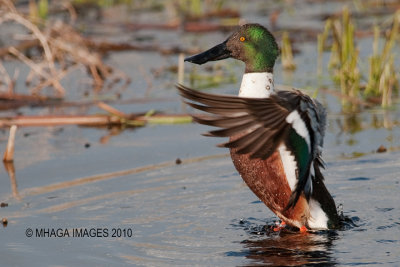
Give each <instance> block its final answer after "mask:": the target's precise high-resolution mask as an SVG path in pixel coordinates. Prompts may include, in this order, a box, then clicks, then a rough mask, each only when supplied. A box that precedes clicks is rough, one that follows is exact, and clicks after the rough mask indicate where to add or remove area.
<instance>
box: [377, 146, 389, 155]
mask: <svg viewBox="0 0 400 267" xmlns="http://www.w3.org/2000/svg"><path fill="white" fill-rule="evenodd" d="M386 151H387V148H386V147H385V146H384V145H380V147H378V149H377V150H376V152H377V153H385V152H386Z"/></svg>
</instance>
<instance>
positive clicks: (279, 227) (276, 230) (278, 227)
mask: <svg viewBox="0 0 400 267" xmlns="http://www.w3.org/2000/svg"><path fill="white" fill-rule="evenodd" d="M285 227H286V223H285V222H284V221H282V222H281V223H280V224H279V225H278V226H277V227H275V228H274V232H279V231H280V230H282V229H283V228H285Z"/></svg>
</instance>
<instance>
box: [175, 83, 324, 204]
mask: <svg viewBox="0 0 400 267" xmlns="http://www.w3.org/2000/svg"><path fill="white" fill-rule="evenodd" d="M177 88H178V90H179V93H180V95H181V96H182V97H184V98H186V100H185V103H187V104H188V105H190V106H192V107H194V108H196V109H199V110H202V111H205V112H208V113H211V114H214V116H211V117H207V118H204V116H201V115H194V116H193V118H194V120H195V121H196V122H198V123H201V124H206V125H210V126H215V127H219V128H221V129H218V130H214V131H210V132H208V133H207V134H206V135H208V136H216V137H230V136H236V135H239V136H240V137H239V138H238V139H235V140H233V141H229V142H226V143H223V144H220V145H219V146H222V147H229V148H236V149H237V153H240V154H249V156H250V158H261V159H266V158H268V157H269V156H270V155H271V154H272V153H273V152H274V151H275V150H276V149H277V148H278V146H279V145H281V144H284V145H285V146H286V147H287V148H288V149H289V151H290V152H291V154H292V155H293V156H294V158H295V161H296V166H297V171H296V173H297V177H296V178H297V185H296V187H295V190H294V191H293V192H292V195H291V197H290V201H289V203H288V205H287V208H290V207H294V206H295V205H296V203H297V200H298V198H299V196H300V194H301V193H302V192H304V193H305V196H306V197H307V199H308V198H309V196H310V195H311V193H312V179H313V177H314V168H313V165H312V163H313V162H314V160H315V159H317V162H318V163H320V165H322V160H320V157H319V154H320V152H319V146H322V139H323V132H324V125H325V112H324V109H323V108H322V106H321V105H320V104H319V103H318V102H315V101H313V100H312V99H311V98H309V97H308V96H306V95H304V94H302V93H301V92H300V91H279V92H277V93H276V94H273V95H271V96H270V97H268V98H242V97H237V96H227V95H215V94H208V93H204V92H199V91H195V90H193V89H190V88H188V87H185V86H183V85H178V86H177ZM188 100H189V101H188Z"/></svg>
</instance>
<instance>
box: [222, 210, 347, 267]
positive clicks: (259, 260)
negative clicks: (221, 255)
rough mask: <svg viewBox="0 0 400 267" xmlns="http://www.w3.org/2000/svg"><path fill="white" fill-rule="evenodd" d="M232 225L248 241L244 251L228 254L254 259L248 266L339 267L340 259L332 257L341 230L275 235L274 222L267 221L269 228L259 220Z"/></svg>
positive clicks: (287, 231)
mask: <svg viewBox="0 0 400 267" xmlns="http://www.w3.org/2000/svg"><path fill="white" fill-rule="evenodd" d="M346 220H347V219H346ZM346 220H343V223H344V225H343V226H344V229H345V228H347V226H346V225H347V222H346ZM349 220H351V219H349ZM231 225H232V226H233V227H234V228H235V229H239V228H241V229H242V230H245V231H246V232H247V235H248V238H247V239H245V240H243V241H242V242H241V244H243V250H241V251H240V252H239V253H238V252H228V253H226V254H227V256H240V257H245V258H246V259H248V260H250V262H249V263H248V264H246V265H245V266H252V265H271V266H300V265H314V264H315V265H321V264H322V265H324V266H333V265H336V259H335V258H334V257H333V256H332V254H333V252H332V250H333V249H332V246H333V243H334V240H336V239H337V238H338V234H337V231H334V230H328V231H318V232H307V233H304V234H302V233H299V232H295V231H292V230H290V229H289V228H284V229H282V230H281V231H279V232H274V231H273V228H274V227H275V224H272V225H271V222H269V223H268V222H267V225H265V224H262V225H260V221H259V220H257V219H255V218H248V219H247V220H240V221H239V222H234V223H233V224H231ZM344 229H343V230H344Z"/></svg>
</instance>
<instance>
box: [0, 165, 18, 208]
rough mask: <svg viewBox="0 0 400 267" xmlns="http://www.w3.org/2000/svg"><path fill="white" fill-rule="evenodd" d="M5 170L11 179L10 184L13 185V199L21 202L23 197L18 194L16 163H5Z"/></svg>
mask: <svg viewBox="0 0 400 267" xmlns="http://www.w3.org/2000/svg"><path fill="white" fill-rule="evenodd" d="M3 164H4V168H5V169H6V172H7V173H8V176H9V177H10V183H11V191H12V194H13V197H14V198H15V199H17V200H21V199H22V198H21V196H20V195H19V193H18V187H17V179H16V178H15V168H14V162H13V161H10V162H6V161H3Z"/></svg>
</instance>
